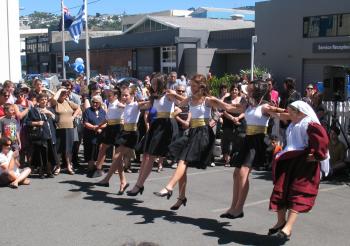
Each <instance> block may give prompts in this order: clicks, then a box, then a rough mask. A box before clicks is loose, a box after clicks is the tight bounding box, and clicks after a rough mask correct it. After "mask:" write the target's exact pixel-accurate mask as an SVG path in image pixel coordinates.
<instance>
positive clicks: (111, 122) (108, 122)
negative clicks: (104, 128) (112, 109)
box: [107, 119, 124, 126]
mask: <svg viewBox="0 0 350 246" xmlns="http://www.w3.org/2000/svg"><path fill="white" fill-rule="evenodd" d="M123 123H124V120H122V119H114V120H107V124H108V125H109V126H114V125H121V124H123Z"/></svg>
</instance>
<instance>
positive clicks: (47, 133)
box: [26, 93, 58, 178]
mask: <svg viewBox="0 0 350 246" xmlns="http://www.w3.org/2000/svg"><path fill="white" fill-rule="evenodd" d="M37 102H38V105H37V107H33V108H31V110H30V111H29V113H28V117H27V119H26V125H27V126H28V127H29V138H30V141H31V142H32V144H33V155H32V165H38V166H39V175H40V178H44V170H45V172H46V177H47V178H53V175H52V165H57V163H58V158H57V153H56V130H55V114H54V112H53V110H52V109H50V108H47V102H48V95H47V94H45V93H42V94H39V95H38V96H37Z"/></svg>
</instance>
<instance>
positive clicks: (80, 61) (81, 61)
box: [75, 57, 84, 64]
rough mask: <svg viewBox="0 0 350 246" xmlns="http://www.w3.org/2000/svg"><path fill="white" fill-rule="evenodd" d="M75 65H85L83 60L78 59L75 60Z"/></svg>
mask: <svg viewBox="0 0 350 246" xmlns="http://www.w3.org/2000/svg"><path fill="white" fill-rule="evenodd" d="M75 64H84V60H83V58H80V57H78V58H77V59H75Z"/></svg>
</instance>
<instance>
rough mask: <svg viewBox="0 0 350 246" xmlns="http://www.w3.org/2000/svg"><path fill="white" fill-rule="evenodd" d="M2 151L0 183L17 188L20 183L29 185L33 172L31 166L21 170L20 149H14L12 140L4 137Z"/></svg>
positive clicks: (0, 154) (0, 157) (0, 141)
mask: <svg viewBox="0 0 350 246" xmlns="http://www.w3.org/2000/svg"><path fill="white" fill-rule="evenodd" d="M0 143H1V153H0V185H9V186H10V187H11V188H14V189H17V188H18V185H19V184H23V185H29V184H30V180H29V179H28V178H27V177H28V176H29V174H30V173H31V170H30V168H25V169H23V170H22V171H20V170H19V167H20V164H19V162H18V157H19V153H18V150H16V151H14V152H13V151H12V150H11V145H12V142H11V140H10V139H9V138H6V137H4V138H2V139H1V140H0Z"/></svg>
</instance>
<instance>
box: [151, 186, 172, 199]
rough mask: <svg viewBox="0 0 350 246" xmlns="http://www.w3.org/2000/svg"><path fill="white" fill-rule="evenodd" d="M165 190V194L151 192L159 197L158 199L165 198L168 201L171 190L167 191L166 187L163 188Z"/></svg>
mask: <svg viewBox="0 0 350 246" xmlns="http://www.w3.org/2000/svg"><path fill="white" fill-rule="evenodd" d="M164 189H166V192H165V193H161V192H153V194H154V195H156V196H159V197H165V196H166V198H167V199H168V200H169V199H170V197H171V196H172V195H173V191H172V190H168V189H167V188H166V187H165V188H164Z"/></svg>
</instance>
